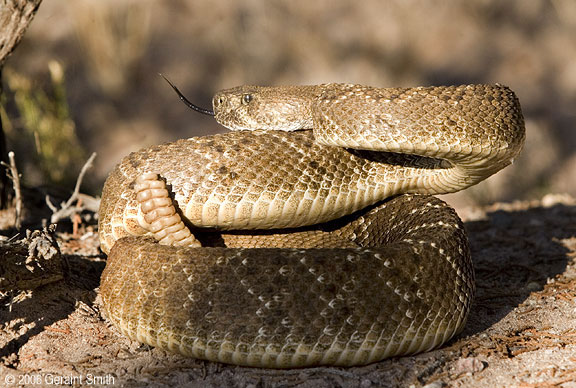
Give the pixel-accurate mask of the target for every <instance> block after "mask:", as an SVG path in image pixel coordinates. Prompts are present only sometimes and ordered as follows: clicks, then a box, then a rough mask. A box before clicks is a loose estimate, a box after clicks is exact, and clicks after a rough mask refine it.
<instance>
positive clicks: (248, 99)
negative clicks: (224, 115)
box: [242, 94, 252, 104]
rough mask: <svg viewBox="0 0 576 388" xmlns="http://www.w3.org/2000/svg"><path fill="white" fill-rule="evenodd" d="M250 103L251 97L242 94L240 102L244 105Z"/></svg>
mask: <svg viewBox="0 0 576 388" xmlns="http://www.w3.org/2000/svg"><path fill="white" fill-rule="evenodd" d="M250 101H252V95H251V94H243V95H242V102H243V103H244V104H248V103H249V102H250Z"/></svg>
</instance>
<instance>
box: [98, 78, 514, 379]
mask: <svg viewBox="0 0 576 388" xmlns="http://www.w3.org/2000/svg"><path fill="white" fill-rule="evenodd" d="M213 107H214V113H215V117H216V120H217V121H219V122H220V123H221V124H223V125H225V126H227V127H229V128H231V129H233V130H241V129H243V130H250V131H232V132H228V133H225V134H220V135H214V136H208V137H199V138H191V139H186V140H179V141H177V142H174V143H170V144H164V145H160V146H154V147H151V148H148V149H144V150H141V151H138V152H135V153H132V154H130V155H129V156H128V157H126V158H125V159H124V160H123V161H122V162H121V163H120V164H119V165H118V166H117V167H116V168H115V169H114V170H113V171H112V172H111V173H110V175H109V177H108V179H107V181H106V184H105V186H104V190H103V195H102V202H101V207H100V214H99V216H100V218H99V219H100V221H99V228H100V240H101V246H102V249H103V250H104V251H105V252H107V253H108V252H109V256H108V263H107V265H106V269H105V271H104V273H103V275H102V283H101V287H100V290H101V294H102V300H103V303H104V307H105V310H106V313H107V316H108V318H109V319H110V321H112V322H113V323H114V324H115V325H116V326H117V327H118V328H119V329H120V330H121V331H122V332H123V333H124V334H126V335H128V336H129V337H131V338H133V339H136V340H138V341H141V342H145V343H148V344H150V345H152V346H159V347H161V348H165V349H169V350H172V351H176V352H180V353H182V354H185V355H190V356H193V357H197V358H201V359H207V360H213V361H220V362H225V363H234V364H239V365H248V366H261V367H278V368H281V367H284V368H285V367H297V366H313V365H361V364H367V363H370V362H374V361H378V360H381V359H383V358H386V357H390V356H395V355H403V354H410V353H415V352H420V351H425V350H428V349H431V348H433V347H436V346H439V345H440V344H442V343H444V342H445V341H447V340H448V339H450V338H451V337H453V336H454V335H455V334H456V333H458V332H459V331H460V330H461V329H462V328H463V326H464V324H465V321H466V317H467V315H468V311H469V308H470V304H471V301H472V299H473V294H474V275H473V269H472V264H471V261H470V253H469V249H468V243H467V238H466V235H465V231H464V228H463V225H462V222H461V221H460V219H459V218H458V216H457V215H456V213H455V212H454V210H453V209H452V208H450V207H449V206H448V205H446V204H445V203H444V202H442V201H440V200H439V199H437V198H435V197H432V196H430V195H429V194H437V193H447V192H454V191H457V190H460V189H463V188H465V187H468V186H470V185H473V184H476V183H478V182H479V181H481V180H483V179H485V178H486V177H488V176H490V175H491V174H493V173H495V172H496V171H498V170H500V169H502V168H503V167H505V166H506V165H508V164H510V163H511V162H512V160H513V159H514V158H515V157H516V156H517V155H518V153H519V152H520V149H521V148H522V145H523V142H524V136H525V134H524V123H523V118H522V113H521V110H520V106H519V103H518V100H517V98H516V96H515V95H514V93H513V92H512V91H511V90H510V89H508V88H507V87H504V86H501V85H464V86H451V87H418V88H409V89H379V88H372V87H364V86H358V85H348V84H325V85H318V86H294V87H256V86H242V87H238V88H234V89H229V90H224V91H222V92H219V93H217V94H216V95H215V97H214V99H213ZM302 128H313V130H312V131H310V130H300V129H302ZM190 231H191V232H192V233H190ZM155 240H160V242H161V243H162V244H164V245H161V244H158V243H156V242H155ZM178 245H188V247H181V246H178Z"/></svg>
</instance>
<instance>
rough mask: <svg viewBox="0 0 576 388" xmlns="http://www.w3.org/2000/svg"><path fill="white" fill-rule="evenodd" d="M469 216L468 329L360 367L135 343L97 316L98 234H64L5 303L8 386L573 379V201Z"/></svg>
mask: <svg viewBox="0 0 576 388" xmlns="http://www.w3.org/2000/svg"><path fill="white" fill-rule="evenodd" d="M10 214H11V213H10V212H4V213H2V215H3V216H4V219H6V217H9V216H10ZM461 216H462V218H463V219H464V220H465V222H466V228H467V230H468V232H469V236H470V240H471V246H472V253H473V259H474V263H475V268H476V276H477V286H478V292H477V297H476V301H475V303H474V306H473V309H472V313H471V316H470V318H469V322H468V324H467V326H466V329H465V331H464V333H462V334H461V335H460V336H459V337H458V338H457V339H455V340H453V341H451V342H450V343H448V344H447V345H446V346H444V347H443V348H442V349H439V350H436V351H432V352H429V353H425V354H420V355H417V356H413V357H402V358H395V359H390V360H386V361H383V362H380V363H376V364H373V365H368V366H365V367H357V368H329V367H321V368H307V369H295V370H287V371H277V370H263V369H253V368H242V367H236V366H229V365H222V364H216V363H210V362H204V361H198V360H193V359H186V358H182V357H180V356H175V355H171V354H167V353H165V352H163V351H161V350H159V349H150V348H149V347H146V346H143V345H140V344H138V343H135V342H132V341H130V340H128V339H126V338H124V337H122V336H121V335H120V334H119V333H118V332H117V331H116V330H115V329H114V328H113V327H111V326H110V325H109V324H108V323H107V322H106V320H105V319H104V318H103V317H102V314H101V312H100V300H99V296H98V284H99V277H100V274H101V271H102V269H103V268H104V265H105V257H104V256H103V255H101V254H100V252H99V249H98V239H97V233H96V231H95V230H94V229H93V228H92V227H90V226H87V227H84V228H82V233H80V234H79V236H78V237H73V236H71V235H69V234H59V243H60V246H61V249H62V253H63V257H64V259H65V262H66V264H67V267H68V270H67V272H66V277H65V279H64V280H62V281H58V282H55V283H52V284H48V285H45V286H42V287H39V288H37V289H35V290H33V291H27V292H12V293H9V294H7V295H5V296H4V297H3V298H2V300H1V301H2V305H1V306H0V317H1V318H0V325H1V327H0V361H1V362H0V386H55V385H58V384H60V385H65V386H81V385H86V386H87V385H97V386H100V385H102V386H117V387H120V386H122V387H136V386H154V387H170V386H176V385H178V386H181V387H225V386H226V387H388V386H389V387H422V386H425V387H429V388H431V387H434V388H440V387H523V388H528V387H566V388H567V387H576V328H575V325H574V322H576V266H575V257H576V200H575V199H573V198H571V197H569V196H566V195H547V196H546V197H544V198H543V199H542V200H540V201H532V202H515V203H506V204H504V203H498V204H494V205H491V206H488V207H484V208H467V209H464V210H463V211H461ZM1 218H2V217H0V219H1ZM3 256H4V257H3V258H4V259H6V257H5V253H3ZM1 276H2V274H0V277H1Z"/></svg>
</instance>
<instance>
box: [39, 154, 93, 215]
mask: <svg viewBox="0 0 576 388" xmlns="http://www.w3.org/2000/svg"><path fill="white" fill-rule="evenodd" d="M95 157H96V152H93V153H92V155H90V157H89V158H88V160H87V161H86V163H84V166H82V170H80V174H78V179H77V180H76V187H74V192H73V193H72V195H71V196H70V198H69V199H68V201H66V202H63V203H62V204H61V207H60V209H58V208H57V207H56V206H55V205H54V204H53V203H52V202H51V201H50V198H48V196H46V204H47V205H48V207H49V208H50V210H52V216H51V217H50V223H52V224H55V223H57V222H58V221H60V220H61V219H63V218H72V217H73V216H74V214H77V213H80V212H81V211H82V210H84V208H85V207H83V206H73V203H74V202H76V201H77V200H78V198H79V197H80V196H82V197H85V195H83V194H80V186H81V185H82V180H83V179H84V175H85V174H86V171H88V169H89V168H90V167H92V162H93V161H94V158H95Z"/></svg>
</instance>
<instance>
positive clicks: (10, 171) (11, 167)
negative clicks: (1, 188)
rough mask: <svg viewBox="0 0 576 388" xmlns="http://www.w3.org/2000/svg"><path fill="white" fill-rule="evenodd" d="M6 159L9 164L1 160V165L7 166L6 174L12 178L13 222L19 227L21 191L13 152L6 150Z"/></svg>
mask: <svg viewBox="0 0 576 388" xmlns="http://www.w3.org/2000/svg"><path fill="white" fill-rule="evenodd" d="M8 159H9V160H10V164H8V163H5V162H2V165H3V166H5V167H6V168H7V170H6V174H7V175H8V178H10V179H11V180H12V186H13V187H14V195H15V198H14V200H15V201H16V205H15V207H16V215H15V220H14V224H15V226H16V229H20V227H21V226H22V191H21V189H20V174H19V173H18V168H17V167H16V160H15V159H14V152H12V151H10V152H8Z"/></svg>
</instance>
